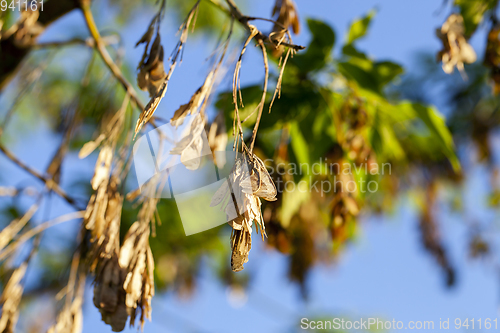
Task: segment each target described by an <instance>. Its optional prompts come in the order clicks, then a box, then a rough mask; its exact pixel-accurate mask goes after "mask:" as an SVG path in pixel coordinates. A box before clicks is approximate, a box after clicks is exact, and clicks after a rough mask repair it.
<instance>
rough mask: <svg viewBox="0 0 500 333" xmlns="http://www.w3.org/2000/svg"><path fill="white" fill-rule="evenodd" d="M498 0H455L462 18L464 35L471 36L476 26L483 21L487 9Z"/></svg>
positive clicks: (493, 5) (492, 6)
mask: <svg viewBox="0 0 500 333" xmlns="http://www.w3.org/2000/svg"><path fill="white" fill-rule="evenodd" d="M497 2H498V0H455V5H456V6H458V7H459V8H460V14H461V15H462V17H463V18H464V25H465V35H466V36H471V35H472V34H473V33H474V31H476V29H477V26H478V25H479V24H480V23H481V22H482V21H483V19H484V15H485V14H486V12H487V11H489V10H492V9H493V8H495V5H496V3H497Z"/></svg>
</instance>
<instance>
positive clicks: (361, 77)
mask: <svg viewBox="0 0 500 333" xmlns="http://www.w3.org/2000/svg"><path fill="white" fill-rule="evenodd" d="M338 69H339V72H340V73H341V74H342V75H344V76H345V77H347V78H348V79H351V80H354V81H356V82H357V83H358V84H359V85H360V86H361V87H362V88H365V89H368V90H371V91H373V92H377V93H380V89H379V85H378V82H377V78H376V77H375V76H374V75H373V74H372V73H371V71H367V70H366V69H364V68H361V67H360V66H358V65H355V64H352V63H350V62H348V61H346V62H340V63H339V64H338Z"/></svg>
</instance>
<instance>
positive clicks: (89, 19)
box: [81, 0, 144, 112]
mask: <svg viewBox="0 0 500 333" xmlns="http://www.w3.org/2000/svg"><path fill="white" fill-rule="evenodd" d="M81 10H82V12H83V16H84V18H85V22H86V23H87V27H88V28H89V32H90V35H91V36H92V38H94V40H95V44H96V48H97V51H98V52H99V55H100V56H101V58H102V60H103V61H104V63H105V64H106V66H107V67H108V68H109V70H110V71H111V73H112V74H113V76H114V77H115V78H116V79H117V80H118V82H120V84H121V85H122V86H123V88H124V89H125V91H126V92H127V94H128V95H129V96H130V99H131V100H132V102H133V103H134V104H135V105H136V106H137V107H138V108H139V109H140V110H141V112H142V111H143V110H144V104H142V102H141V101H140V100H139V98H138V97H137V94H136V92H135V89H134V87H132V85H131V84H130V83H129V82H128V81H127V79H126V78H125V76H123V74H122V72H121V70H120V68H119V67H118V66H117V65H116V64H115V62H114V61H113V58H111V56H110V54H109V53H108V50H106V44H105V43H104V42H103V40H102V38H101V35H100V33H99V29H97V26H96V24H95V21H94V16H93V15H92V11H91V10H90V1H88V0H82V1H81Z"/></svg>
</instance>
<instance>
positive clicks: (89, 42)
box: [32, 35, 119, 50]
mask: <svg viewBox="0 0 500 333" xmlns="http://www.w3.org/2000/svg"><path fill="white" fill-rule="evenodd" d="M101 40H102V42H103V43H104V44H105V45H112V44H116V43H118V41H119V37H118V36H117V35H111V36H103V37H102V38H101ZM75 45H83V46H88V47H96V43H95V39H94V38H92V37H89V38H85V39H83V38H73V39H70V40H67V41H58V42H45V43H37V44H34V45H33V46H32V47H33V49H35V50H38V49H46V48H53V47H56V48H57V47H63V46H75Z"/></svg>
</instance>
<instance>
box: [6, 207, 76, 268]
mask: <svg viewBox="0 0 500 333" xmlns="http://www.w3.org/2000/svg"><path fill="white" fill-rule="evenodd" d="M84 216H85V211H84V210H81V211H78V212H71V213H69V214H65V215H61V216H59V217H56V218H55V219H52V220H50V221H47V222H44V223H42V224H39V225H37V226H36V227H34V228H33V229H30V230H29V231H27V232H25V233H24V234H22V235H21V237H19V239H18V240H17V241H16V242H15V243H12V244H11V245H9V246H8V247H7V248H6V249H5V250H3V251H2V252H0V260H3V259H5V257H6V256H8V255H9V254H10V253H12V252H13V251H14V250H15V249H16V248H17V247H18V246H19V245H21V244H23V243H25V242H26V241H28V240H29V239H30V238H31V237H33V236H35V235H37V234H39V233H40V232H42V231H44V230H46V229H48V228H50V227H53V226H55V225H57V224H60V223H63V222H67V221H71V220H75V219H80V218H83V217H84Z"/></svg>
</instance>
